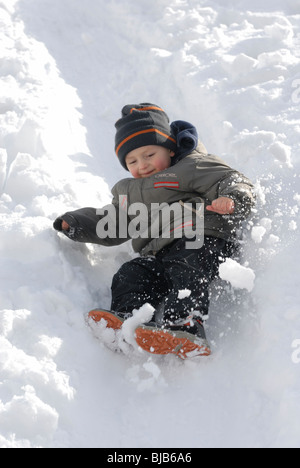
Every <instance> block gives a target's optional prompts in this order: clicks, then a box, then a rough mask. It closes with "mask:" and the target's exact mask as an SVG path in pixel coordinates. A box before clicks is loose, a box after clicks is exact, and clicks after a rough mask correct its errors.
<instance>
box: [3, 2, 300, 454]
mask: <svg viewBox="0 0 300 468" xmlns="http://www.w3.org/2000/svg"><path fill="white" fill-rule="evenodd" d="M299 25H300V1H299V0H272V1H271V0H265V1H264V2H261V1H258V0H230V1H227V2H224V1H223V0H168V1H167V0H153V1H152V2H150V3H149V2H148V1H146V0H139V1H138V2H137V1H135V0H85V1H84V2H81V1H80V0H63V1H61V0H39V1H38V2H37V1H35V0H0V276H1V283H0V378H1V381H0V447H299V444H300V426H299V420H300V399H299V395H300V378H299V376H300V363H299V360H300V359H299V356H300V352H299V348H300V346H299V343H300V341H299V340H300V289H299V262H300V254H299V222H300V220H299V206H300V185H299V167H300V162H299V161H300V158H299V154H298V153H299V137H300V120H299V103H300V52H299V50H300V48H299V46H300V26H299ZM136 102H155V103H157V104H159V105H161V106H162V107H164V108H165V109H166V111H167V112H168V114H169V115H170V118H171V119H172V120H175V119H185V120H188V121H191V122H193V123H194V124H195V125H196V126H197V127H198V129H199V132H200V134H201V138H202V140H203V141H204V143H205V145H206V146H207V148H208V149H209V151H210V152H212V153H217V154H218V155H220V156H221V157H223V158H224V159H225V160H226V161H228V163H229V164H231V165H232V166H233V167H235V168H237V169H238V170H240V171H242V172H244V173H245V174H246V175H247V176H248V177H250V178H251V179H252V180H253V181H254V182H255V183H256V189H257V195H258V205H257V212H256V213H255V214H254V217H253V219H252V221H251V222H249V223H248V226H247V230H246V237H245V241H246V242H245V246H244V252H243V258H242V259H241V260H240V265H238V264H232V263H228V264H227V265H226V268H225V269H223V270H222V278H223V279H222V280H221V279H220V280H218V281H217V282H216V284H215V285H214V286H213V288H212V305H211V314H210V319H209V321H208V323H207V334H208V337H209V339H210V341H211V343H212V348H213V354H212V356H211V357H210V358H208V359H203V360H200V361H198V362H194V361H189V362H181V361H180V362H179V361H178V360H177V359H175V358H170V357H169V358H160V357H155V356H153V357H152V356H150V357H149V356H148V355H145V354H138V353H137V352H135V353H131V354H130V353H127V354H126V355H125V356H124V355H120V354H116V353H112V352H111V351H110V350H108V349H107V348H106V347H104V346H103V345H102V344H101V343H100V341H99V340H97V339H96V338H95V337H94V335H93V334H92V333H91V330H90V329H89V328H88V327H87V325H86V323H85V320H84V314H85V312H86V311H88V310H90V309H92V308H94V307H96V306H98V305H102V306H104V307H105V306H107V307H108V306H109V302H110V298H109V294H110V281H111V278H112V276H113V274H114V272H115V271H116V269H117V268H118V267H119V266H120V265H121V263H122V262H124V261H125V260H126V259H128V258H130V255H131V250H130V246H129V245H123V246H122V247H119V248H118V249H105V248H101V247H92V246H85V245H77V244H74V243H71V242H70V241H68V239H65V238H62V237H61V236H59V235H57V234H56V233H55V232H54V231H53V229H52V222H53V220H54V219H55V217H56V216H57V215H59V214H61V213H62V212H65V211H66V210H70V209H75V208H77V207H81V206H99V207H100V206H103V205H105V204H106V203H107V202H108V201H109V199H110V190H109V187H111V186H112V184H114V183H115V182H116V181H117V180H118V179H120V178H122V177H124V176H127V174H126V173H124V170H123V169H122V167H121V165H120V164H119V163H118V161H117V159H116V157H115V155H114V151H113V142H114V122H115V121H116V119H117V118H118V117H119V115H120V109H121V108H122V106H123V105H124V104H127V103H136ZM253 279H254V284H252V283H253ZM225 280H229V281H227V282H226V281H225Z"/></svg>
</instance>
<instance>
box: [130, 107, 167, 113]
mask: <svg viewBox="0 0 300 468" xmlns="http://www.w3.org/2000/svg"><path fill="white" fill-rule="evenodd" d="M149 110H158V111H161V112H165V111H164V110H163V109H161V108H160V107H157V106H148V107H140V108H139V109H137V108H136V107H133V108H132V109H131V111H130V114H131V113H132V112H133V111H149Z"/></svg>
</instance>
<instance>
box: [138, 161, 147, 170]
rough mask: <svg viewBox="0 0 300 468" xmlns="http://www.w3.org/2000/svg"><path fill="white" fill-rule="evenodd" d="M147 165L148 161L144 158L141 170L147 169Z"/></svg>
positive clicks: (140, 165)
mask: <svg viewBox="0 0 300 468" xmlns="http://www.w3.org/2000/svg"><path fill="white" fill-rule="evenodd" d="M147 167H148V162H147V161H145V160H144V159H143V160H142V161H141V162H140V164H139V170H140V171H144V170H145V169H147Z"/></svg>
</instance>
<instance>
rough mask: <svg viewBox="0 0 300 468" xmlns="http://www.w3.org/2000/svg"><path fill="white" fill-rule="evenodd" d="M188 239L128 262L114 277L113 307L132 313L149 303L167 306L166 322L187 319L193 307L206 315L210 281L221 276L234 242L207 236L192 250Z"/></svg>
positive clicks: (177, 241)
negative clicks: (220, 271) (187, 247)
mask: <svg viewBox="0 0 300 468" xmlns="http://www.w3.org/2000/svg"><path fill="white" fill-rule="evenodd" d="M186 240H187V239H185V238H182V239H179V240H176V241H174V242H173V243H172V244H170V245H169V246H167V247H166V248H164V249H162V250H161V251H160V252H159V253H158V254H157V255H156V256H155V257H154V256H153V257H139V258H136V259H134V260H131V261H130V262H128V263H125V264H124V265H123V266H122V267H121V268H120V270H119V271H118V273H117V274H116V275H115V276H114V278H113V282H112V305H111V310H113V311H115V312H126V313H128V312H129V313H132V311H133V310H134V309H139V308H140V307H141V306H142V305H144V304H145V303H149V304H151V305H152V306H153V307H154V308H155V309H156V310H157V308H158V307H159V306H160V307H163V322H164V323H174V322H176V321H178V320H180V319H184V318H186V317H188V316H189V315H190V314H191V313H192V312H193V311H197V312H200V314H201V315H202V316H206V315H207V314H208V308H209V285H210V283H211V282H212V280H213V279H215V278H216V277H217V276H218V272H219V265H220V264H221V263H222V262H224V261H225V259H226V257H229V256H231V255H232V251H233V248H232V244H231V243H229V242H226V241H225V240H223V239H218V238H215V237H211V236H206V237H205V241H204V245H203V247H202V248H200V249H195V250H188V249H186V248H185V242H186ZM183 290H187V291H185V293H182V292H181V291H183Z"/></svg>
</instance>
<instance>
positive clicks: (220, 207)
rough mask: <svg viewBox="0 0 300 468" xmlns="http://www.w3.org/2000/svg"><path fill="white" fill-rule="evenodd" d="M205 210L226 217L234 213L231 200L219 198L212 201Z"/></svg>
mask: <svg viewBox="0 0 300 468" xmlns="http://www.w3.org/2000/svg"><path fill="white" fill-rule="evenodd" d="M206 209H207V210H208V211H213V212H214V213H218V214H220V215H228V214H232V213H234V209H235V205H234V201H233V200H232V199H231V198H228V197H220V198H217V199H216V200H214V201H213V202H212V203H211V205H209V206H207V207H206Z"/></svg>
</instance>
